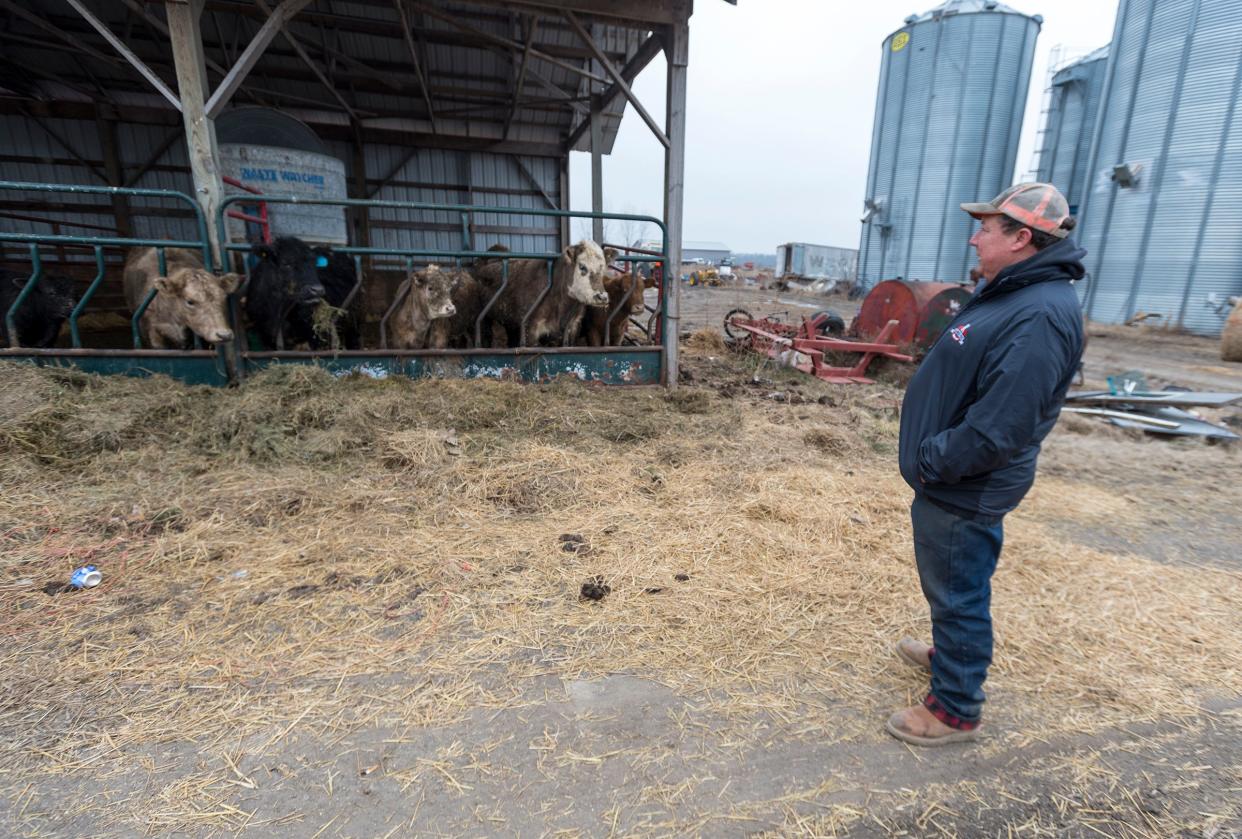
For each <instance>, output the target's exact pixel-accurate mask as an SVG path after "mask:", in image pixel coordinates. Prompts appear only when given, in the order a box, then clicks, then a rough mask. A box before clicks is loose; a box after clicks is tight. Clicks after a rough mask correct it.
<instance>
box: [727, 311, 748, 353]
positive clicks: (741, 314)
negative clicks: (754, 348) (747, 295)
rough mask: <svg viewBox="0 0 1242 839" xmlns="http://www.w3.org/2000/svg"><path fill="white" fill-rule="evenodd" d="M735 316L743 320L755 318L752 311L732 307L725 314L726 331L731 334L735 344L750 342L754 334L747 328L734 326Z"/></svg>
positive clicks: (730, 336)
mask: <svg viewBox="0 0 1242 839" xmlns="http://www.w3.org/2000/svg"><path fill="white" fill-rule="evenodd" d="M735 317H737V318H739V319H741V320H754V317H753V316H752V315H751V314H750V312H748V311H746V310H745V309H732V310H731V311H730V312H729V313H728V314H726V315H725V316H724V331H725V334H726V335H728V336H729V339H730V340H732V341H733V343H734V344H738V345H742V344H747V343H749V342H750V339H751V338H752V337H754V336H752V335H751V334H750V333H749V332H747V331H746V330H745V329H739V328H738V327H736V326H734V325H733V318H735Z"/></svg>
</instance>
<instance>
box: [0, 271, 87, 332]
mask: <svg viewBox="0 0 1242 839" xmlns="http://www.w3.org/2000/svg"><path fill="white" fill-rule="evenodd" d="M29 279H30V274H28V273H22V272H19V271H9V270H7V269H0V342H2V343H3V345H4V346H6V347H9V346H12V345H13V343H12V341H11V340H10V339H9V325H8V320H7V316H8V313H9V308H10V307H12V305H13V302H14V301H15V300H17V296H18V295H19V294H21V292H22V289H23V288H24V287H25V286H26V281H27V280H29ZM74 303H75V301H74V299H73V281H72V280H70V279H69V278H67V277H61V276H57V275H55V274H44V275H43V276H41V277H40V278H39V281H38V282H37V283H35V287H34V288H33V289H32V290H31V292H30V296H29V297H27V298H26V299H25V301H23V302H22V305H21V307H20V308H18V310H17V314H16V317H15V320H16V323H15V325H16V326H17V342H18V344H20V345H21V346H23V347H50V346H53V345H54V344H55V343H56V339H57V337H59V335H60V327H61V325H62V324H64V322H65V319H66V318H68V317H69V315H70V314H72V313H73V306H74Z"/></svg>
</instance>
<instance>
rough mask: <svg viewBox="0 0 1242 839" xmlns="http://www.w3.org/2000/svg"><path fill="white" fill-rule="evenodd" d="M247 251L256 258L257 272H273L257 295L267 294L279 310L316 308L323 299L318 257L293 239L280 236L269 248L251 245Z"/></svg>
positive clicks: (306, 246)
mask: <svg viewBox="0 0 1242 839" xmlns="http://www.w3.org/2000/svg"><path fill="white" fill-rule="evenodd" d="M251 251H252V252H253V253H254V254H255V255H257V256H258V257H259V261H260V263H261V270H263V271H270V272H273V273H274V275H275V276H274V278H272V279H271V280H269V281H268V282H267V283H264V286H265V288H264V290H263V291H262V292H259V293H264V294H271V295H273V296H274V297H275V298H276V300H273V301H272V302H277V301H279V303H280V304H281V305H280V308H281V309H285V308H289V307H292V306H312V307H313V306H318V305H319V302H320V301H321V300H323V298H324V294H325V291H324V287H323V283H322V282H320V281H319V270H318V266H317V263H318V260H319V256H318V255H317V254H316V253H315V252H314V251H313V250H311V248H310V246H309V245H307V244H306V243H305V242H303V241H302V240H301V239H298V238H297V237H295V236H282V237H280V238H279V239H277V240H276V241H275V242H273V243H272V244H270V245H255V246H254V247H252V248H251Z"/></svg>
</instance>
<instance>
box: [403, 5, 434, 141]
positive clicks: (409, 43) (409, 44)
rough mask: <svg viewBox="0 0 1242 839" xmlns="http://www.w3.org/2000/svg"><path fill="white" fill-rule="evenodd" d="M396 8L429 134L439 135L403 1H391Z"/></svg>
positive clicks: (428, 90) (425, 76) (421, 64)
mask: <svg viewBox="0 0 1242 839" xmlns="http://www.w3.org/2000/svg"><path fill="white" fill-rule="evenodd" d="M392 3H393V5H394V6H396V8H397V15H398V17H400V18H401V35H402V36H403V37H404V40H405V45H406V48H407V49H408V50H409V51H410V60H411V61H413V63H414V75H415V76H416V77H417V78H418V87H419V89H420V90H421V91H422V93H423V103H424V104H425V105H426V106H427V118H428V119H430V120H431V133H432V134H439V133H440V126H439V124H438V123H437V122H436V109H435V106H434V105H432V104H431V90H430V89H429V88H428V86H427V75H426V74H425V73H424V72H423V62H422V61H420V60H419V57H418V46H417V45H416V44H415V43H414V36H413V34H412V32H411V30H410V19H409V15H408V14H407V13H406V9H405V2H404V0H392Z"/></svg>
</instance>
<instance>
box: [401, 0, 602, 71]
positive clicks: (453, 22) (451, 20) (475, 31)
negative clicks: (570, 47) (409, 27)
mask: <svg viewBox="0 0 1242 839" xmlns="http://www.w3.org/2000/svg"><path fill="white" fill-rule="evenodd" d="M409 2H410V5H411V6H412V7H413V8H415V9H418V10H419V11H421V12H422V13H423V14H426V15H430V16H431V17H434V18H436V19H437V20H442V21H444V22H445V23H447V24H448V25H449V26H452V27H453V28H455V29H460V30H461V31H462V32H466V33H468V34H470V35H473V36H474V37H476V38H479V39H481V40H484V41H490V42H491V43H493V44H498V45H500V46H502V47H505V48H507V49H509V50H511V51H513V52H515V53H516V52H521V51H522V50H523V49H524V45H522V44H519V43H518V42H517V41H513V40H510V39H509V38H504V37H501V36H500V35H493V34H492V33H490V32H484V31H483V30H482V29H479V28H477V27H474V26H471V25H470V24H468V23H466V22H465V21H462V20H458V19H457V18H456V17H454V16H453V15H450V14H448V13H446V12H442V11H440V10H439V9H436V8H433V7H431V6H427V5H425V4H423V3H420V2H417V0H409ZM530 54H531V55H532V56H534V57H535V58H538V59H539V60H540V61H546V62H547V63H549V64H551V65H553V66H555V67H560V68H561V69H562V70H565V71H567V72H569V73H574V74H575V75H578V76H583V77H585V78H588V79H591V80H592V81H596V82H606V81H608V80H607V79H606V78H604V77H603V76H600V75H598V74H596V73H592V72H591V71H590V70H586V69H584V68H582V67H579V66H577V65H576V64H570V63H569V62H568V61H562V60H561V59H559V58H556V57H555V56H552V55H549V54H548V53H546V52H544V51H543V50H537V49H533V48H532V49H531V51H530Z"/></svg>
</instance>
